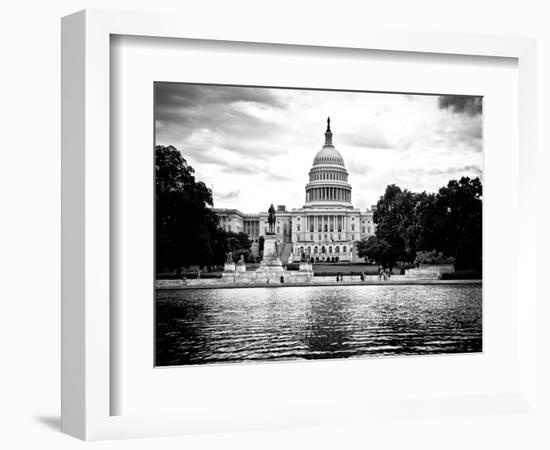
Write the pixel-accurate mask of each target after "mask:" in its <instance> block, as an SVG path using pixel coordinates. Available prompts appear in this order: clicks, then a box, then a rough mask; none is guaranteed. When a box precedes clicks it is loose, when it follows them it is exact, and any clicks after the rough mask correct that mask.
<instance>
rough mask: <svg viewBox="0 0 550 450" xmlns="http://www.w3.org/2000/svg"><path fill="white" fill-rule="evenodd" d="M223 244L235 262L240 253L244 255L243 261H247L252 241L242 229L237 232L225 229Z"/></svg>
mask: <svg viewBox="0 0 550 450" xmlns="http://www.w3.org/2000/svg"><path fill="white" fill-rule="evenodd" d="M225 243H226V244H225V246H226V251H228V252H231V253H232V254H233V260H234V261H235V262H237V261H238V260H239V259H240V257H241V255H243V256H244V259H245V261H248V259H249V257H250V247H251V246H252V242H251V241H250V239H248V235H247V234H246V233H243V232H242V231H241V232H239V233H233V232H231V231H227V232H226V233H225Z"/></svg>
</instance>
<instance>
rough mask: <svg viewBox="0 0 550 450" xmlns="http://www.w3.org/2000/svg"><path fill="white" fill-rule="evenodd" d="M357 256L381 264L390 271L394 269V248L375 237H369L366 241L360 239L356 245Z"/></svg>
mask: <svg viewBox="0 0 550 450" xmlns="http://www.w3.org/2000/svg"><path fill="white" fill-rule="evenodd" d="M357 254H358V255H359V257H361V258H365V260H366V259H371V260H374V261H376V263H377V264H381V265H382V266H383V267H384V268H386V267H387V268H388V269H389V270H390V271H391V270H392V269H393V268H394V267H395V264H396V262H397V253H396V252H395V248H394V247H392V245H391V244H390V243H389V242H387V241H386V240H384V239H380V238H379V237H377V236H371V237H369V238H368V239H367V238H365V239H362V240H361V241H359V242H358V244H357Z"/></svg>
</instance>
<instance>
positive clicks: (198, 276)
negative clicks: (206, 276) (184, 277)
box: [197, 267, 201, 280]
mask: <svg viewBox="0 0 550 450" xmlns="http://www.w3.org/2000/svg"><path fill="white" fill-rule="evenodd" d="M200 279H201V269H200V267H197V280H200Z"/></svg>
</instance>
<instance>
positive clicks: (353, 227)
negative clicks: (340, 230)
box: [351, 223, 355, 231]
mask: <svg viewBox="0 0 550 450" xmlns="http://www.w3.org/2000/svg"><path fill="white" fill-rule="evenodd" d="M351 231H355V224H354V223H352V224H351Z"/></svg>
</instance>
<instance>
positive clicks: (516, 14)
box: [0, 0, 550, 449]
mask: <svg viewBox="0 0 550 450" xmlns="http://www.w3.org/2000/svg"><path fill="white" fill-rule="evenodd" d="M545 3H547V2H544V1H534V0H522V1H517V0H516V1H509V2H504V1H502V0H500V1H499V0H486V1H481V0H462V1H460V2H444V1H441V0H439V1H437V0H435V1H430V0H416V1H409V0H401V1H392V0H384V1H380V0H377V1H369V0H362V1H357V2H352V1H344V0H340V1H338V2H336V1H320V0H317V1H315V2H306V1H302V2H298V1H296V0H293V1H286V0H278V1H277V2H274V1H271V2H259V1H238V0H233V1H222V0H220V1H210V0H201V1H194V2H192V1H181V0H180V1H163V0H156V1H155V2H153V1H152V0H149V1H141V0H134V1H130V0H109V1H107V0H88V1H81V0H71V1H69V0H63V1H62V0H58V1H49V2H39V1H31V0H20V1H18V2H15V1H13V0H12V1H10V2H9V3H8V2H4V3H3V5H2V9H1V12H0V33H1V39H0V45H1V53H0V55H1V57H2V59H1V68H0V81H1V82H0V92H1V95H0V115H1V120H0V123H1V124H2V128H1V130H2V135H1V140H0V149H1V150H0V152H1V153H0V155H1V165H0V168H1V176H0V183H1V187H0V192H1V193H2V211H3V214H2V220H1V221H0V238H1V241H0V252H1V254H2V258H1V264H2V266H1V267H0V274H2V278H1V281H2V283H1V285H0V292H1V295H0V299H1V302H0V304H1V308H2V309H1V314H0V342H1V343H2V347H1V349H2V354H1V361H2V371H1V372H0V378H1V380H2V381H1V382H0V402H1V406H0V414H1V416H2V417H1V421H0V423H1V424H2V426H1V427H0V430H1V431H0V447H1V448H6V449H12V448H58V449H72V448H81V447H83V446H84V445H85V444H83V443H82V442H80V441H77V440H74V439H72V438H69V437H67V436H64V435H62V434H60V433H59V431H58V430H59V395H60V389H59V372H60V371H59V359H60V352H59V347H60V332H59V329H60V323H59V316H60V270H59V266H60V256H59V254H60V251H59V246H60V238H59V237H60V231H59V227H60V220H59V215H60V207H59V203H60V170H59V167H60V17H61V16H63V15H66V14H69V13H71V12H74V11H76V10H79V9H83V8H90V7H93V8H106V9H109V8H111V9H131V10H141V11H153V10H174V11H176V10H177V11H179V12H180V13H182V14H183V15H184V17H187V18H188V20H201V21H204V23H205V26H208V27H212V26H213V27H215V26H216V23H219V22H220V21H228V20H230V21H232V22H234V24H235V27H239V26H241V25H243V26H244V25H245V24H246V23H247V22H249V21H252V22H254V21H255V20H256V19H255V18H257V17H261V18H264V19H265V18H270V20H271V24H272V26H273V27H280V28H281V29H284V28H285V27H304V26H305V27H307V26H325V27H326V30H327V33H337V32H338V30H339V29H340V28H342V27H354V28H356V29H357V30H358V32H360V30H361V29H365V28H368V27H381V26H386V25H387V28H390V29H407V30H425V31H447V30H448V31H458V32H471V33H480V34H503V35H522V36H533V37H537V39H538V64H539V66H538V97H539V104H538V122H539V125H538V130H539V138H538V139H539V157H540V160H539V164H538V167H539V170H540V171H541V174H540V175H541V176H540V178H544V177H545V175H546V173H545V171H546V170H547V168H548V167H549V166H550V164H549V163H550V157H549V153H550V152H549V150H548V149H549V148H550V145H549V144H550V139H549V137H548V132H547V130H548V126H549V125H548V124H550V109H549V107H548V103H547V102H548V101H549V100H550V26H549V18H550V14H549V12H548V11H546V10H545ZM182 27H185V20H184V21H182ZM543 149H544V152H543ZM545 181H546V180H542V181H541V182H540V188H539V190H540V192H541V195H540V199H539V200H540V201H539V203H540V204H541V211H542V212H541V217H540V229H542V230H544V229H546V230H550V223H549V215H548V213H547V212H546V209H545V207H544V206H545V205H546V208H547V207H548V205H549V203H550V201H549V200H548V198H549V197H548V192H549V190H548V187H547V185H546V183H545ZM543 183H544V184H543ZM503 220H505V218H503ZM541 234H542V233H541ZM510 238H511V239H521V237H520V236H514V235H513V233H511V234H510ZM539 239H540V246H541V248H543V247H544V249H545V250H543V251H541V255H545V254H547V253H548V250H549V246H548V237H547V235H546V236H539ZM526 263H529V262H526ZM542 263H543V261H542V256H541V257H540V260H539V266H538V270H539V271H540V275H542ZM548 297H550V296H548V295H547V298H548ZM541 333H542V334H544V335H545V336H548V332H547V331H546V330H542V331H541ZM541 364H542V367H543V370H544V374H546V375H547V376H548V374H549V370H548V369H549V367H548V363H547V360H546V361H541ZM547 379H550V376H548V377H547ZM545 393H546V394H548V390H546V391H545ZM547 398H548V397H547ZM541 429H544V428H543V424H541V423H535V422H532V421H529V420H526V419H525V418H518V417H514V416H505V417H477V418H462V419H456V420H452V421H450V420H449V419H443V418H442V419H440V420H438V421H433V422H430V423H424V422H419V421H414V420H412V421H403V423H402V424H400V425H399V427H398V429H396V428H395V425H393V426H392V427H388V426H384V424H381V425H380V427H377V428H376V429H363V430H361V429H345V428H334V429H330V428H323V429H320V428H319V429H306V430H282V431H280V432H269V433H267V432H263V433H262V432H254V433H249V434H232V435H214V436H193V437H181V438H165V439H160V440H154V441H152V440H140V441H132V442H128V441H118V442H106V443H105V442H103V443H97V444H93V445H94V447H95V448H128V447H130V446H131V447H132V448H151V447H153V446H155V447H157V446H159V447H162V446H164V447H165V448H178V449H181V448H209V449H213V448H224V449H225V448H250V449H258V448H262V449H264V448H267V449H278V448H281V447H286V448H340V449H347V448H357V447H361V448H362V447H365V448H367V447H370V448H437V449H439V448H445V449H454V448H457V449H458V448H460V449H465V448H499V449H507V448H510V449H517V448H526V449H532V448H548V437H547V438H546V442H544V443H543V442H542V441H540V440H538V441H537V436H542V435H544V434H545V433H540V430H541Z"/></svg>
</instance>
